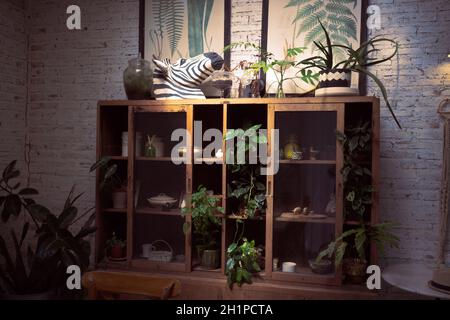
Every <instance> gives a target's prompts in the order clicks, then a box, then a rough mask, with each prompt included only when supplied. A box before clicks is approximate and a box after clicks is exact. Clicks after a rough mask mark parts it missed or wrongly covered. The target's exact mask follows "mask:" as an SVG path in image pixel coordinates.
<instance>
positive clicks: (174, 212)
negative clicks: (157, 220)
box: [135, 207, 181, 216]
mask: <svg viewBox="0 0 450 320" xmlns="http://www.w3.org/2000/svg"><path fill="white" fill-rule="evenodd" d="M135 212H136V214H150V215H151V214H156V215H164V216H181V210H180V209H170V210H169V211H164V210H162V209H160V208H149V207H148V208H147V207H138V208H136V210H135Z"/></svg>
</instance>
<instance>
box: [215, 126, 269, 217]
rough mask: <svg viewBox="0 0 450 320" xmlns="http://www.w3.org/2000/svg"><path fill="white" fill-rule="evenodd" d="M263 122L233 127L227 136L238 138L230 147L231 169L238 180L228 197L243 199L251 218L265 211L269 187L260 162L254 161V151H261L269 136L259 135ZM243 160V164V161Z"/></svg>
mask: <svg viewBox="0 0 450 320" xmlns="http://www.w3.org/2000/svg"><path fill="white" fill-rule="evenodd" d="M260 128H261V125H259V124H258V125H254V126H252V127H250V128H248V129H246V130H244V129H235V130H234V129H231V130H229V131H228V132H227V134H226V136H225V137H224V139H225V140H226V141H229V140H234V139H236V141H237V142H236V143H235V144H234V147H233V148H232V147H228V145H227V150H226V157H227V163H229V164H228V165H227V166H228V169H229V170H230V171H231V173H232V174H234V176H237V177H238V178H237V179H234V180H232V181H231V184H229V185H228V197H230V198H235V199H237V200H238V201H239V206H240V208H239V210H240V212H239V213H240V215H241V216H243V217H245V218H247V217H250V218H251V217H253V216H254V215H255V213H256V212H257V211H260V212H261V213H263V212H265V203H266V195H265V191H266V186H265V185H264V184H263V183H262V182H261V179H260V177H261V174H260V169H261V167H260V165H258V164H250V161H249V160H250V159H249V157H250V152H255V153H256V151H257V146H258V145H259V144H266V143H267V137H266V136H265V135H258V134H257V132H258V130H259V129H260ZM239 160H244V161H241V162H243V163H239V162H240V161H239Z"/></svg>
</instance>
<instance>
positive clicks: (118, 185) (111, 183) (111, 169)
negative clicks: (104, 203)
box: [89, 156, 126, 193]
mask: <svg viewBox="0 0 450 320" xmlns="http://www.w3.org/2000/svg"><path fill="white" fill-rule="evenodd" d="M97 169H99V170H100V179H101V182H100V190H101V191H103V192H108V193H109V192H111V191H112V190H115V189H116V190H117V189H125V188H126V186H125V181H123V180H122V179H121V178H120V176H119V175H118V174H117V164H116V163H113V164H111V157H108V156H105V157H102V158H100V159H99V160H98V161H96V162H95V163H94V164H93V165H92V166H91V168H90V171H89V172H93V171H95V170H97Z"/></svg>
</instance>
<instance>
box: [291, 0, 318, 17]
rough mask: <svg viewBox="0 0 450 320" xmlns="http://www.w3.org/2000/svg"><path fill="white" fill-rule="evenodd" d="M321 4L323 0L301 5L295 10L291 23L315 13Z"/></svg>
mask: <svg viewBox="0 0 450 320" xmlns="http://www.w3.org/2000/svg"><path fill="white" fill-rule="evenodd" d="M323 5H324V0H316V1H315V2H314V3H313V4H307V5H305V6H302V7H301V8H299V9H298V10H297V15H296V16H295V19H294V20H293V23H294V22H296V21H298V20H300V19H303V18H306V17H309V16H311V15H312V14H314V13H316V12H317V11H318V10H319V9H321V8H322V7H323Z"/></svg>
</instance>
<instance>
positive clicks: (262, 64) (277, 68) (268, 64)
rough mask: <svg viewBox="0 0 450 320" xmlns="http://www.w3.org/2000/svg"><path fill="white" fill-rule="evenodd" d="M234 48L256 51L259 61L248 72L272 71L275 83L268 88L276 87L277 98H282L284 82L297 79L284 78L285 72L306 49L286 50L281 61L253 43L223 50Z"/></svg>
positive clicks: (242, 43) (231, 45)
mask: <svg viewBox="0 0 450 320" xmlns="http://www.w3.org/2000/svg"><path fill="white" fill-rule="evenodd" d="M234 48H244V49H247V48H251V49H255V50H258V59H259V60H258V61H257V62H254V63H252V64H251V65H250V70H251V71H252V72H253V73H255V74H257V73H258V72H260V71H262V72H264V73H267V72H268V71H269V70H272V71H273V73H274V75H275V77H276V82H274V83H272V84H271V85H270V86H272V85H273V84H276V85H277V97H279V98H282V97H284V92H283V84H284V82H285V81H294V79H296V78H297V77H286V71H287V70H288V69H289V68H291V67H294V66H295V65H296V63H295V59H294V58H295V57H296V56H297V55H299V54H301V53H303V52H304V51H305V49H306V48H305V47H295V48H287V49H286V55H285V57H284V58H283V59H276V58H275V56H274V54H273V53H271V52H268V51H266V50H264V49H263V48H261V47H260V46H258V45H256V44H254V43H251V42H245V41H244V42H235V43H231V44H229V45H228V46H226V47H225V48H224V52H225V51H228V50H231V49H234ZM317 77H318V75H317ZM313 79H314V77H312V76H310V77H309V78H308V80H311V81H313ZM294 84H295V82H294ZM270 86H269V88H270Z"/></svg>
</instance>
